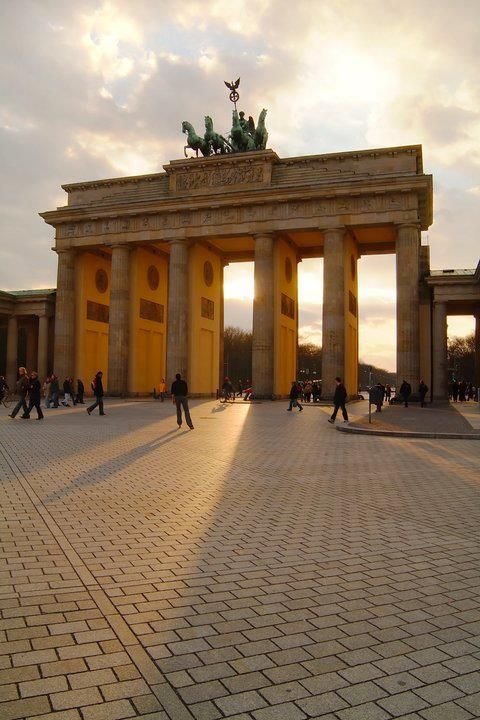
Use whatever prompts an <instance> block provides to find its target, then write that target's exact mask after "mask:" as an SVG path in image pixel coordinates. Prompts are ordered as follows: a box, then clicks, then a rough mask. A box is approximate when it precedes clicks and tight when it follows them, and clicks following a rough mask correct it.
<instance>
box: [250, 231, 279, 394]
mask: <svg viewBox="0 0 480 720" xmlns="http://www.w3.org/2000/svg"><path fill="white" fill-rule="evenodd" d="M254 239H255V272H254V284H255V291H254V298H253V346H252V382H253V392H254V395H255V397H259V398H271V397H272V395H273V385H274V362H273V348H274V345H273V343H274V338H273V293H274V289H273V285H274V283H273V244H274V241H273V235H272V234H268V233H265V234H262V235H255V236H254Z"/></svg>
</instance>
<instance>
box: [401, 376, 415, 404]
mask: <svg viewBox="0 0 480 720" xmlns="http://www.w3.org/2000/svg"><path fill="white" fill-rule="evenodd" d="M411 394H412V386H411V385H410V383H408V382H407V381H406V380H404V381H403V382H402V384H401V386H400V397H401V398H402V400H403V402H404V403H405V407H408V398H409V397H410V395H411Z"/></svg>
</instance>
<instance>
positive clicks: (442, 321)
mask: <svg viewBox="0 0 480 720" xmlns="http://www.w3.org/2000/svg"><path fill="white" fill-rule="evenodd" d="M432 340H433V358H432V363H433V368H432V369H433V391H432V399H433V400H435V401H437V402H446V401H447V399H448V360H447V305H446V303H444V302H436V303H435V304H434V306H433V338H432ZM412 387H413V386H412ZM414 389H416V388H414Z"/></svg>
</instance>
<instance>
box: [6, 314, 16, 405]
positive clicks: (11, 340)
mask: <svg viewBox="0 0 480 720" xmlns="http://www.w3.org/2000/svg"><path fill="white" fill-rule="evenodd" d="M17 352H18V321H17V318H16V316H15V315H12V317H9V318H8V328H7V374H6V378H5V379H6V381H7V383H8V387H9V388H10V390H11V391H14V390H15V382H16V380H17V370H18V368H17Z"/></svg>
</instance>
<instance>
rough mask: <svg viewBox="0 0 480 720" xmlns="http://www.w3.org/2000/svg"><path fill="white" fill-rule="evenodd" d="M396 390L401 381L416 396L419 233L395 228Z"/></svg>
mask: <svg viewBox="0 0 480 720" xmlns="http://www.w3.org/2000/svg"><path fill="white" fill-rule="evenodd" d="M395 248H396V261H397V391H398V388H399V387H400V385H401V384H402V381H403V380H406V381H407V382H409V383H410V385H411V386H412V392H413V393H416V391H417V389H418V384H419V382H420V379H421V378H420V336H419V280H420V277H419V276H420V263H419V250H420V230H419V228H418V225H416V224H413V223H412V224H404V225H399V226H398V228H397V240H396V244H395Z"/></svg>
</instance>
